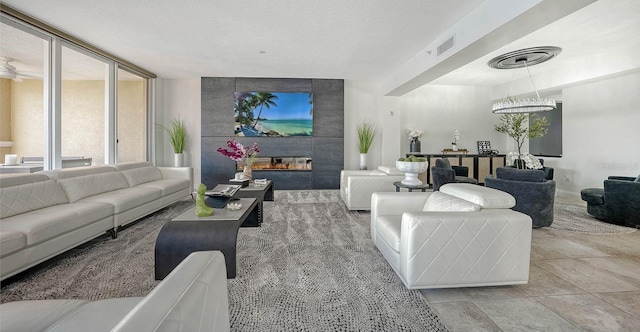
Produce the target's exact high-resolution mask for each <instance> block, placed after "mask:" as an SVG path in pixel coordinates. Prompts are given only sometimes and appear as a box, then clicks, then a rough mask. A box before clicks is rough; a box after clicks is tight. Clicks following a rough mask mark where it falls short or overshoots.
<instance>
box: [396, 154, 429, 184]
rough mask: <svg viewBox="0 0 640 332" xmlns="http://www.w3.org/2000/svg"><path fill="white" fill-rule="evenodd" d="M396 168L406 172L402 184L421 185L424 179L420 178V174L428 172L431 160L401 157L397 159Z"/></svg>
mask: <svg viewBox="0 0 640 332" xmlns="http://www.w3.org/2000/svg"><path fill="white" fill-rule="evenodd" d="M396 168H397V169H399V170H400V171H402V172H404V179H402V181H400V182H402V184H404V185H408V186H421V185H422V181H420V180H419V179H418V174H420V173H422V172H426V171H427V169H428V168H429V162H427V159H426V158H422V157H416V156H409V157H408V158H400V159H398V160H397V161H396Z"/></svg>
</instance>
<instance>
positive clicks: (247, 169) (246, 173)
mask: <svg viewBox="0 0 640 332" xmlns="http://www.w3.org/2000/svg"><path fill="white" fill-rule="evenodd" d="M251 172H252V171H251V166H245V167H244V168H243V169H242V174H244V178H245V179H247V180H249V181H251V180H252V179H253V178H252V175H253V174H251Z"/></svg>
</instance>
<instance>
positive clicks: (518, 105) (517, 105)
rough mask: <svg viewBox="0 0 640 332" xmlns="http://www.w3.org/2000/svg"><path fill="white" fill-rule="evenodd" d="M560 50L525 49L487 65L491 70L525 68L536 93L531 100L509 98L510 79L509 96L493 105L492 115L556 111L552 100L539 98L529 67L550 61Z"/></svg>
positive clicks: (553, 48)
mask: <svg viewBox="0 0 640 332" xmlns="http://www.w3.org/2000/svg"><path fill="white" fill-rule="evenodd" d="M560 52H562V49H561V48H559V47H556V46H540V47H531V48H525V49H521V50H517V51H513V52H509V53H505V54H502V55H499V56H497V57H495V58H493V59H491V61H489V62H488V63H487V65H488V66H489V67H491V68H495V69H515V68H522V67H524V68H526V69H527V73H528V74H529V79H530V80H531V84H532V85H533V89H534V90H535V91H536V98H532V99H517V98H514V97H511V90H512V89H513V78H512V79H511V86H510V87H509V95H508V96H507V98H505V99H503V100H500V101H498V102H496V103H494V104H493V110H492V112H493V113H496V114H508V113H536V112H547V111H552V110H554V109H556V101H555V99H553V98H540V94H539V93H538V89H536V85H535V83H534V82H533V78H532V77H531V72H530V71H529V66H533V65H537V64H539V63H543V62H545V61H548V60H551V59H552V58H554V57H555V56H556V55H558V54H560Z"/></svg>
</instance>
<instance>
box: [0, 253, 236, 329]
mask: <svg viewBox="0 0 640 332" xmlns="http://www.w3.org/2000/svg"><path fill="white" fill-rule="evenodd" d="M229 325H230V324H229V297H228V290H227V272H226V268H225V263H224V256H223V255H222V253H221V252H220V251H199V252H194V253H192V254H190V255H189V256H188V257H187V258H186V259H185V260H183V261H182V263H180V264H179V265H178V266H177V267H176V268H175V269H174V270H173V271H172V272H171V273H170V274H169V275H168V276H167V277H166V278H165V279H164V280H162V282H161V283H160V284H158V286H156V287H155V288H154V289H153V290H152V291H151V292H150V293H149V294H148V295H147V296H145V297H144V298H141V297H131V298H115V299H107V300H99V301H86V300H33V301H17V302H8V303H4V304H2V305H0V327H2V331H3V332H14V331H15V332H17V331H49V332H55V331H61V332H62V331H64V332H74V331H94V332H100V331H114V332H140V331H167V332H169V331H171V332H173V331H182V332H199V331H229V329H230V326H229Z"/></svg>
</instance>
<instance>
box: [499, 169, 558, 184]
mask: <svg viewBox="0 0 640 332" xmlns="http://www.w3.org/2000/svg"><path fill="white" fill-rule="evenodd" d="M496 178H498V179H503V180H512V181H527V182H544V181H546V179H545V178H544V171H543V170H541V169H518V168H512V167H498V168H496Z"/></svg>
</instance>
